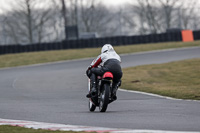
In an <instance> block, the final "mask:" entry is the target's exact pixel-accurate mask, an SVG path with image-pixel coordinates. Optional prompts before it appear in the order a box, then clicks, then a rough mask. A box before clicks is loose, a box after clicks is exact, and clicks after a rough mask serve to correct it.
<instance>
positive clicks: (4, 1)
mask: <svg viewBox="0 0 200 133" xmlns="http://www.w3.org/2000/svg"><path fill="white" fill-rule="evenodd" d="M11 1H14V0H0V14H2V13H4V12H5V11H7V10H11V8H10V5H9V3H10V2H11ZM101 1H103V3H106V4H107V5H108V6H112V5H113V6H121V5H123V4H124V3H127V2H130V1H132V0H101Z"/></svg>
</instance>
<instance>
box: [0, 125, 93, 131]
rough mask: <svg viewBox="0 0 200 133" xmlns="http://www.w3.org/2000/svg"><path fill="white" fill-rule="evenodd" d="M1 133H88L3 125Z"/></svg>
mask: <svg viewBox="0 0 200 133" xmlns="http://www.w3.org/2000/svg"><path fill="white" fill-rule="evenodd" d="M0 133H86V132H73V131H50V130H42V129H38V130H35V129H30V128H24V127H16V126H8V125H3V126H0ZM91 133H96V132H91Z"/></svg>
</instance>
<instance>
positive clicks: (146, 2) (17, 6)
mask: <svg viewBox="0 0 200 133" xmlns="http://www.w3.org/2000/svg"><path fill="white" fill-rule="evenodd" d="M63 2H64V4H65V6H66V11H65V13H63V9H64V8H63ZM197 2H198V1H197V0H184V2H183V0H134V1H133V3H127V4H126V5H124V6H121V7H115V8H113V7H112V8H111V7H108V6H107V5H105V3H102V1H101V0H42V1H41V0H17V1H12V3H10V5H11V6H12V10H10V11H7V12H6V14H3V15H1V16H0V21H1V22H0V45H11V44H19V45H20V44H35V43H44V42H59V41H63V40H64V39H65V30H64V29H65V26H66V25H67V26H71V25H77V26H78V30H79V35H80V34H82V33H86V32H95V33H98V35H99V36H100V37H112V36H124V35H147V34H159V33H164V32H166V30H167V29H171V28H178V29H191V30H197V29H200V25H199V23H200V16H199V13H198V12H199V11H198V10H199V8H198V7H197V5H198V4H197Z"/></svg>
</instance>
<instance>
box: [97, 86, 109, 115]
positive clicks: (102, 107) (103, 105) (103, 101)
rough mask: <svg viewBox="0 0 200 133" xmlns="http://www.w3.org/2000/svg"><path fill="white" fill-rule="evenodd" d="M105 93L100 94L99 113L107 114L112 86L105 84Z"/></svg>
mask: <svg viewBox="0 0 200 133" xmlns="http://www.w3.org/2000/svg"><path fill="white" fill-rule="evenodd" d="M103 87H104V88H103V91H102V92H101V94H100V101H99V111H100V112H106V110H107V107H108V104H109V93H110V85H109V84H104V85H103Z"/></svg>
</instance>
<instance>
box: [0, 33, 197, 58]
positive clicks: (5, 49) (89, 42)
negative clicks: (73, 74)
mask: <svg viewBox="0 0 200 133" xmlns="http://www.w3.org/2000/svg"><path fill="white" fill-rule="evenodd" d="M191 33H192V34H193V35H192V37H193V38H192V39H193V40H200V30H199V31H193V32H191ZM186 35H187V34H186ZM175 41H183V34H182V32H167V33H161V34H150V35H140V36H115V37H105V38H93V39H79V40H64V41H62V42H53V43H40V44H30V45H1V46H0V54H8V53H22V52H34V51H48V50H62V49H76V48H79V49H80V48H94V47H101V46H102V45H104V44H106V43H110V44H112V45H113V46H118V45H135V44H145V43H159V42H175Z"/></svg>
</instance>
